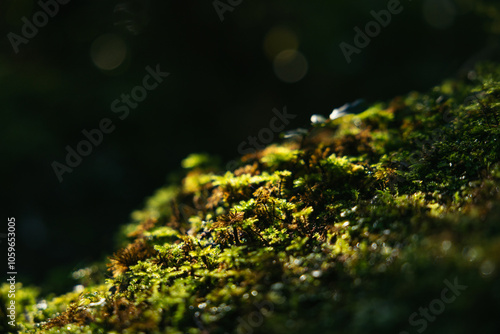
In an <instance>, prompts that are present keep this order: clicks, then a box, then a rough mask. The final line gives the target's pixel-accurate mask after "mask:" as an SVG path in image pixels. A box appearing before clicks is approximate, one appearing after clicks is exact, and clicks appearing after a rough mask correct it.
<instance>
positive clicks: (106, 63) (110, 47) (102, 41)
mask: <svg viewBox="0 0 500 334" xmlns="http://www.w3.org/2000/svg"><path fill="white" fill-rule="evenodd" d="M127 53H128V50H127V45H126V44H125V41H124V40H123V39H122V38H121V37H120V36H118V35H116V34H105V35H102V36H99V37H98V38H96V39H95V40H94V42H93V43H92V46H91V47H90V57H91V58H92V61H93V63H94V65H95V66H97V67H98V68H99V69H101V70H103V71H111V70H114V69H116V68H118V67H119V66H120V65H122V64H123V62H124V61H125V59H126V57H127Z"/></svg>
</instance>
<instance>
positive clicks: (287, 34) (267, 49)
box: [264, 26, 299, 60]
mask: <svg viewBox="0 0 500 334" xmlns="http://www.w3.org/2000/svg"><path fill="white" fill-rule="evenodd" d="M298 47H299V40H298V38H297V35H296V34H295V33H294V32H293V31H292V30H290V29H289V28H287V27H284V26H275V27H273V28H272V29H271V30H269V32H268V33H267V34H266V36H265V37H264V53H265V54H266V56H267V57H268V58H269V60H273V59H274V58H275V57H276V56H277V55H278V54H279V53H280V52H281V51H283V50H297V48H298Z"/></svg>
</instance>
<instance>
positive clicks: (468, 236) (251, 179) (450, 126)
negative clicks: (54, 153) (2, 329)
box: [0, 64, 500, 333]
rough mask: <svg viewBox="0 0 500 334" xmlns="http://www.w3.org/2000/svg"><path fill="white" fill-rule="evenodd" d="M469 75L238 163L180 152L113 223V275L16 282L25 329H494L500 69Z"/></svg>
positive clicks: (499, 248)
mask: <svg viewBox="0 0 500 334" xmlns="http://www.w3.org/2000/svg"><path fill="white" fill-rule="evenodd" d="M469 77H475V78H476V79H474V81H470V80H469V81H447V82H445V83H444V84H443V85H442V86H438V87H435V88H433V89H432V90H431V91H430V92H428V93H426V94H421V93H416V92H413V93H410V94H409V95H408V96H406V97H397V98H395V99H394V100H393V101H390V102H389V103H386V104H384V103H379V104H376V105H374V106H372V107H370V108H368V109H367V110H366V111H364V112H363V113H361V114H358V115H346V116H344V117H341V118H338V119H335V120H333V121H328V122H325V123H321V124H314V125H313V126H312V127H311V128H310V129H309V130H308V131H307V134H305V135H304V136H303V137H301V138H298V139H297V138H296V139H291V140H288V141H284V142H283V143H279V144H273V145H271V146H269V147H267V148H265V149H264V150H261V151H259V152H256V153H254V154H250V155H247V156H245V157H242V159H241V161H240V166H239V168H237V169H236V170H234V171H222V170H218V169H217V168H216V165H217V162H216V160H214V159H211V158H210V157H209V156H207V155H204V154H203V155H191V156H189V157H188V158H187V159H186V160H184V162H183V164H182V165H183V166H184V167H185V169H186V173H185V176H184V178H183V179H182V180H179V181H178V182H174V183H173V184H170V185H167V186H166V187H165V188H162V189H160V190H159V191H157V192H156V194H154V195H153V196H152V197H151V198H150V199H148V200H147V201H146V205H145V208H144V209H143V210H141V211H136V212H134V213H133V214H132V220H133V221H132V223H130V224H128V225H126V226H125V227H124V228H123V229H122V231H121V232H120V234H119V235H120V237H119V240H120V245H121V248H120V249H119V250H117V252H116V253H115V254H114V255H113V256H111V257H110V258H109V263H108V266H109V270H110V274H112V275H108V277H109V278H107V279H104V278H103V277H105V276H104V275H101V276H95V277H100V278H97V279H88V277H87V279H86V278H85V277H86V276H89V275H90V272H95V271H99V270H101V274H103V273H102V269H96V268H102V265H101V266H96V267H94V269H92V270H93V271H92V270H90V269H89V270H87V271H85V270H84V269H82V270H83V271H82V270H80V271H78V275H76V276H78V277H79V278H80V279H81V281H82V283H84V284H85V288H84V290H83V291H81V292H78V293H76V292H73V293H69V294H67V295H64V296H60V297H55V296H49V297H47V298H45V299H43V300H42V299H40V297H39V296H38V295H37V292H36V289H32V288H27V287H22V288H20V289H18V291H22V294H23V295H22V296H21V297H20V298H21V301H20V302H19V301H18V303H19V304H18V305H19V307H20V308H19V310H18V311H19V312H18V314H19V318H18V319H19V320H20V322H19V329H20V330H21V331H22V332H47V333H56V332H58V331H59V330H60V331H61V332H71V333H105V332H106V333H107V332H116V333H138V332H143V333H208V332H210V333H226V332H227V333H270V332H272V333H291V332H292V333H299V332H304V331H307V332H319V333H379V332H384V333H385V332H393V333H395V332H398V333H399V332H400V331H407V332H409V333H411V332H417V331H421V330H424V329H426V330H427V332H428V333H448V332H454V333H469V332H472V331H474V330H476V331H477V330H482V331H483V332H498V329H499V328H498V327H500V326H499V325H498V322H496V321H495V320H494V319H495V317H496V310H497V308H498V307H499V306H500V289H498V286H499V285H498V269H499V268H500V219H499V217H500V204H499V198H500V195H499V187H500V140H499V139H498V138H499V131H500V130H499V123H498V121H499V119H500V115H499V113H498V109H499V108H500V100H499V97H500V68H499V67H498V66H496V65H493V64H485V65H482V66H480V67H478V69H477V70H476V71H475V72H474V73H473V75H469ZM454 283H456V284H459V285H463V286H466V288H464V289H463V291H462V290H461V291H459V293H458V294H457V295H456V296H455V298H454V301H453V302H449V303H444V302H442V301H441V302H440V303H441V304H442V305H444V306H443V307H445V309H444V310H443V311H440V310H438V311H439V312H437V311H436V314H435V319H434V316H432V319H433V320H425V318H424V317H423V316H422V315H420V314H419V313H418V312H420V308H421V307H428V305H429V304H430V303H433V302H434V301H435V300H438V301H439V300H441V299H442V296H443V292H442V291H444V289H446V288H447V287H448V288H449V284H454ZM0 291H1V295H2V300H6V298H5V296H6V293H7V292H6V291H7V288H6V286H5V285H4V286H3V287H2V289H1V290H0ZM441 304H439V302H434V304H431V307H434V308H436V307H437V306H436V305H438V306H439V305H441ZM432 305H434V306H432ZM21 308H22V309H21ZM431 310H432V308H431ZM414 312H417V313H414ZM437 313H439V314H437ZM413 314H417V315H416V316H414V317H413V318H411V317H412V315H413ZM411 319H413V320H411ZM457 319H460V320H457ZM2 326H5V325H2ZM424 327H425V328H424Z"/></svg>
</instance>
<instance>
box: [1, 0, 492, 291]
mask: <svg viewBox="0 0 500 334" xmlns="http://www.w3.org/2000/svg"><path fill="white" fill-rule="evenodd" d="M42 1H44V2H47V1H48V0H42ZM221 2H222V3H227V1H221ZM232 2H233V3H237V2H238V1H232ZM496 3H497V1H493V0H492V1H485V0H484V1H483V0H480V1H477V0H460V1H459V0H421V1H417V0H414V1H410V0H402V1H401V4H402V6H403V8H404V9H403V11H402V12H401V13H400V14H398V15H395V16H393V17H392V21H391V23H390V24H389V25H388V26H387V27H385V28H382V30H381V32H380V34H379V35H378V36H376V37H374V38H373V39H372V40H371V42H370V44H369V45H368V46H367V47H366V48H364V49H362V50H361V53H360V54H354V55H352V62H351V63H350V64H348V63H347V62H346V60H345V58H344V56H343V54H342V52H341V50H340V47H339V44H340V43H341V42H347V43H350V44H353V39H354V35H355V32H354V30H353V28H354V27H355V26H358V27H360V28H362V29H363V30H364V26H365V24H366V23H368V22H369V21H370V20H373V18H372V17H371V16H370V11H371V10H375V11H379V10H383V9H386V8H387V1H373V0H371V1H369V0H366V1H361V0H360V1H347V0H346V1H326V0H325V1H319V0H318V1H295V0H294V1H292V0H286V1H285V0H283V1H268V0H252V1H249V0H247V1H242V2H241V4H239V5H237V6H235V7H234V8H233V10H232V11H226V12H224V14H223V15H224V21H223V22H221V20H220V18H219V15H218V14H217V12H216V10H215V8H214V6H213V1H171V0H151V1H146V0H144V1H140V0H135V1H126V0H123V1H108V0H100V1H79V0H72V1H70V2H69V3H68V4H65V5H60V6H59V7H60V8H59V12H58V13H57V15H55V16H54V17H53V18H50V19H49V21H48V23H47V24H46V26H44V27H41V28H39V32H38V33H37V34H36V36H35V37H33V38H31V39H29V42H28V44H21V45H19V52H18V53H15V52H14V50H13V48H12V46H11V44H10V42H9V39H8V37H7V34H8V33H9V32H13V33H15V34H18V35H21V29H22V25H23V22H22V21H21V18H22V17H23V16H25V17H27V18H28V19H29V20H30V21H32V17H33V15H34V14H35V13H36V12H38V11H40V10H41V8H40V6H39V4H38V3H37V2H36V1H28V0H5V1H1V2H0V28H1V31H2V36H1V37H2V38H1V42H0V110H1V112H0V115H1V119H0V140H1V141H0V143H1V152H0V153H1V159H2V160H1V161H2V164H1V168H2V169H1V196H2V198H1V202H0V203H2V205H1V207H2V213H3V216H2V219H3V220H4V224H5V225H4V226H6V225H7V217H15V218H16V222H17V247H16V250H17V269H18V273H19V276H18V278H21V279H22V281H23V282H24V283H26V284H42V286H43V287H44V288H45V291H55V292H62V291H64V290H66V289H69V288H70V287H71V285H72V284H74V281H71V278H70V277H71V272H72V271H73V270H75V269H78V268H81V267H83V266H85V265H88V264H89V263H92V262H93V261H98V260H102V259H103V258H104V256H105V255H108V254H110V253H112V252H113V250H114V249H115V243H114V241H113V240H114V239H113V236H114V235H115V234H116V232H117V231H118V228H119V226H120V225H122V224H124V223H127V222H129V221H130V220H129V219H130V218H129V215H130V213H131V212H132V211H133V210H134V209H139V208H141V206H142V205H143V203H144V199H145V198H146V197H147V196H150V195H151V194H152V193H153V192H154V190H155V189H157V188H159V187H160V186H162V185H163V184H164V183H165V182H166V176H167V174H169V173H170V172H172V171H176V170H178V169H179V168H180V161H181V160H182V159H183V158H185V157H186V156H187V155H188V154H189V153H192V152H208V153H210V154H213V155H218V156H220V157H221V158H222V161H226V162H227V161H229V160H231V159H234V158H236V157H237V156H238V155H239V154H238V150H237V147H238V145H239V143H241V142H242V141H243V140H245V139H246V138H247V137H248V136H249V135H257V134H258V132H259V130H260V129H262V128H263V127H267V126H268V125H269V120H270V119H271V118H272V116H273V115H272V109H273V108H278V109H281V108H282V107H283V106H285V105H286V106H287V109H288V112H289V113H292V114H295V115H297V117H296V118H295V119H294V120H292V121H291V124H289V125H288V127H287V129H293V128H297V127H303V126H307V125H308V122H309V118H310V116H311V114H314V113H319V114H323V115H325V116H328V114H329V113H330V112H331V110H332V109H333V108H334V107H337V106H339V105H342V104H344V103H345V102H349V101H353V100H355V99H357V98H364V99H366V100H367V101H368V102H370V103H371V102H376V101H385V100H387V99H390V98H392V97H394V96H397V95H400V94H405V93H407V92H409V91H411V90H418V91H425V90H428V89H430V88H431V87H432V86H433V85H436V84H438V83H440V82H441V81H442V80H443V79H446V78H453V77H457V76H461V75H465V74H466V73H467V69H469V68H470V66H471V65H473V63H474V62H475V61H477V60H484V59H492V60H494V59H498V53H499V52H498V48H497V45H498V44H497V43H498V38H499V36H500V19H499V12H500V8H499V7H500V6H499V5H497V4H496ZM280 27H281V28H280ZM277 29H278V30H277ZM279 29H281V31H283V29H284V31H285V32H286V35H277V36H278V37H277V39H275V40H273V39H270V44H271V46H273V47H274V49H275V52H274V53H271V54H270V55H268V54H266V52H265V49H264V41H265V40H266V36H269V35H268V34H269V33H270V32H272V31H280V30H279ZM106 34H112V35H108V36H109V39H108V42H103V43H101V44H99V42H98V41H99V38H100V37H101V36H103V35H106ZM271 36H272V34H271ZM287 36H288V37H287ZM290 36H291V37H290ZM290 38H291V40H292V42H293V40H294V39H295V40H296V41H298V49H297V50H298V51H299V52H300V53H301V54H302V55H303V56H304V57H305V59H306V60H307V72H306V73H305V76H304V77H303V78H302V79H301V80H299V81H297V82H293V83H289V82H284V81H283V80H281V79H280V78H279V77H278V76H277V75H276V73H275V71H274V67H273V66H274V65H273V61H274V57H275V56H276V53H277V52H280V51H283V49H287V48H290V47H292V48H293V44H294V43H286V41H287V40H290ZM96 40H97V42H96ZM101 40H102V39H101ZM109 41H111V42H109ZM112 41H115V42H116V41H118V42H116V43H120V41H121V43H122V44H123V45H125V48H126V49H125V50H126V51H125V53H124V55H125V58H124V60H123V61H122V62H120V61H118V62H117V64H119V66H117V67H116V68H113V69H111V70H106V69H103V68H102V64H101V63H100V62H99V61H98V60H96V58H95V57H93V55H95V54H97V55H100V56H101V57H104V59H109V58H110V57H111V58H112V57H114V55H120V47H119V44H116V43H114V44H113V43H112ZM284 41H285V42H284ZM117 45H118V46H117ZM92 50H94V51H92ZM122 50H123V48H122ZM93 52H94V53H93ZM100 59H102V58H100ZM157 64H160V68H161V70H162V71H165V72H169V73H170V76H169V77H167V78H166V79H165V80H164V82H163V83H162V84H160V85H159V86H158V88H157V89H155V90H153V91H150V92H149V93H148V96H147V98H146V99H145V100H144V101H143V102H141V103H140V104H139V106H138V107H137V108H136V109H133V110H131V112H130V115H129V116H128V117H127V118H126V119H124V120H119V119H118V117H117V116H118V115H117V114H115V113H113V112H112V111H111V107H110V105H111V102H112V101H113V100H115V99H116V98H119V97H120V95H121V94H122V93H126V94H129V93H130V91H131V89H132V88H133V87H134V86H136V85H141V83H142V79H143V77H144V76H145V75H146V74H147V72H146V70H145V67H146V66H151V67H153V68H154V67H156V65H157ZM299 65H300V64H299ZM299 67H300V66H299ZM284 70H285V72H286V73H288V72H287V71H294V70H297V68H295V67H294V66H293V63H292V65H291V67H286V68H284ZM103 118H110V119H111V120H112V121H113V124H114V125H115V126H116V129H115V131H114V132H113V133H111V134H106V135H105V136H104V139H103V142H102V143H101V144H100V145H99V146H97V147H94V148H93V151H92V153H91V154H90V155H89V156H87V157H84V158H83V162H82V163H81V164H80V165H79V166H78V167H76V168H75V169H74V171H73V172H72V173H71V174H69V173H66V174H64V175H63V182H62V183H59V181H58V179H57V177H56V175H55V173H54V171H53V169H52V167H51V164H52V162H53V161H58V162H60V163H64V160H65V156H66V150H65V147H66V145H70V146H71V147H73V148H75V147H76V145H77V143H78V142H79V141H80V140H82V139H84V137H83V135H82V133H81V131H82V130H84V129H87V130H91V129H94V128H97V127H98V124H99V122H100V120H101V119H103ZM4 230H6V227H5V228H3V229H2V230H1V231H0V232H4ZM4 246H5V242H3V243H2V249H4ZM4 254H6V253H4ZM6 262H7V260H6V259H5V262H3V260H2V263H6Z"/></svg>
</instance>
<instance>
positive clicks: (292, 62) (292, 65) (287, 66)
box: [273, 50, 308, 83]
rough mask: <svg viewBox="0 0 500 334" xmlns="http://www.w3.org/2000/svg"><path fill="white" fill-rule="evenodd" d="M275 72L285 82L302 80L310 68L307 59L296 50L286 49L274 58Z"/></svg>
mask: <svg viewBox="0 0 500 334" xmlns="http://www.w3.org/2000/svg"><path fill="white" fill-rule="evenodd" d="M273 65H274V73H276V76H277V77H278V78H279V79H280V80H281V81H284V82H287V83H294V82H297V81H300V80H301V79H302V78H303V77H304V76H305V75H306V74H307V70H308V64H307V59H306V58H305V57H304V55H303V54H302V53H300V52H299V51H296V50H285V51H282V52H280V53H279V54H278V55H277V56H276V58H274V64H273Z"/></svg>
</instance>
